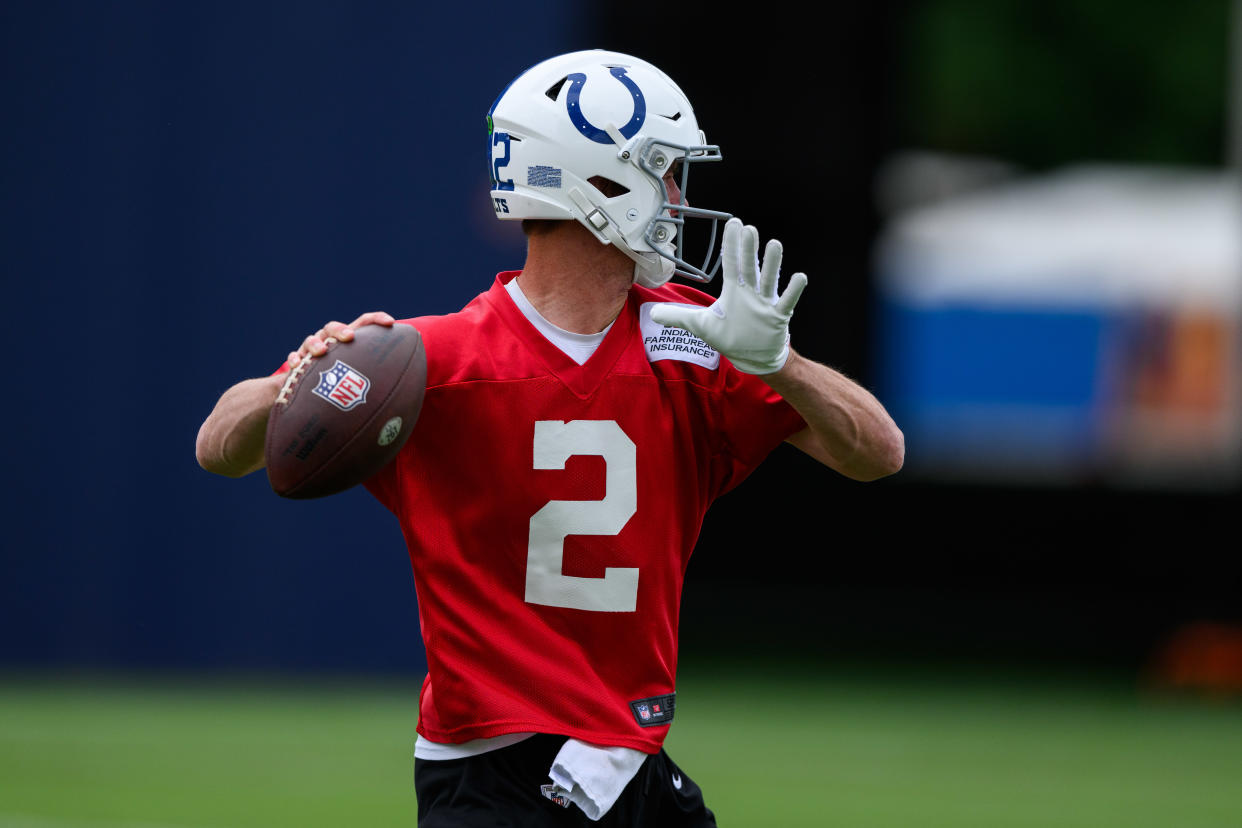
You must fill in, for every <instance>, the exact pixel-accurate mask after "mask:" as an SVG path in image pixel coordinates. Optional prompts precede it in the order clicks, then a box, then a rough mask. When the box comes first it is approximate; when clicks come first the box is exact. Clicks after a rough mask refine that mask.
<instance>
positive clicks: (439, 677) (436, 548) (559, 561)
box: [366, 272, 805, 753]
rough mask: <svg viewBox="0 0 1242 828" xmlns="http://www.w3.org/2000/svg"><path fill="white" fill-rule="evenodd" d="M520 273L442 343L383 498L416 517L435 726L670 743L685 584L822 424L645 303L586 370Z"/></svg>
mask: <svg viewBox="0 0 1242 828" xmlns="http://www.w3.org/2000/svg"><path fill="white" fill-rule="evenodd" d="M516 275H517V274H516V272H508V273H502V274H500V275H499V276H498V277H497V279H496V282H495V284H494V285H493V286H492V288H491V289H490V290H489V291H487V292H486V293H483V294H480V295H479V296H478V297H477V298H476V299H474V301H472V302H471V303H470V304H469V305H467V306H466V307H465V308H464V309H463V310H461V311H460V312H458V313H454V314H449V315H446V316H432V317H420V318H417V319H408V320H403V322H404V323H405V324H411V325H414V326H415V327H416V328H418V330H419V332H420V333H421V334H422V337H423V343H424V345H425V347H426V352H427V370H428V379H427V391H426V395H425V397H424V400H423V407H422V411H421V413H420V414H419V419H418V423H417V425H416V426H415V428H414V431H413V433H412V434H411V436H410V438H409V441H408V442H407V443H406V445H405V447H404V448H403V449H402V451H401V453H400V454H399V455H398V456H397V458H396V459H395V460H394V461H393V462H392V463H390V464H389V465H388V466H387V467H385V468H384V469H383V471H381V472H380V473H379V474H378V475H377V476H375V477H374V478H372V479H371V480H369V481H368V482H367V484H366V485H367V488H368V489H370V491H371V492H372V493H373V494H374V495H375V496H376V497H377V498H378V499H379V500H380V501H381V502H382V503H383V504H384V505H385V506H387V507H388V509H390V510H391V511H392V512H393V513H394V514H395V515H396V516H397V519H398V520H399V521H400V524H401V529H402V531H403V532H404V535H405V539H406V542H407V544H408V546H409V552H410V561H411V563H412V566H413V569H414V582H415V588H416V589H417V594H418V609H419V621H420V623H421V625H422V635H423V641H424V644H425V645H426V651H427V662H428V675H427V678H426V680H425V681H424V683H423V690H422V694H421V698H420V702H419V720H418V732H419V733H420V734H422V735H423V736H424V737H425V738H427V739H430V740H432V741H434V742H447V743H460V742H465V741H469V740H472V739H480V738H484V737H491V736H499V735H502V734H506V733H518V732H525V731H534V732H542V733H556V734H564V735H567V736H571V737H575V738H578V739H582V740H583V741H586V742H591V743H594V744H600V745H615V746H621V747H629V748H636V749H638V750H642V751H646V752H648V753H655V752H657V751H658V750H659V749H660V746H661V744H662V743H663V741H664V737H665V735H666V734H667V732H668V724H669V720H670V719H671V718H672V709H671V707H672V701H673V699H672V694H673V693H674V680H675V676H676V669H677V622H678V610H679V606H680V602H681V591H682V579H683V577H684V575H685V571H686V566H687V564H688V563H689V560H690V552H691V550H692V549H693V548H694V545H695V541H696V539H697V538H698V535H699V530H700V527H701V526H702V522H703V517H704V514H705V513H706V512H707V509H708V506H710V505H711V503H712V501H713V500H715V499H716V498H717V497H718V496H720V495H721V494H722V493H724V492H726V491H728V490H729V489H731V488H732V487H733V486H736V485H737V484H738V483H739V482H740V481H741V480H742V479H743V478H745V477H746V476H747V475H748V474H749V473H750V472H751V471H752V470H753V469H754V468H755V467H756V466H757V465H758V464H759V463H760V462H761V461H762V460H763V458H764V457H766V456H767V455H768V454H769V453H770V452H771V451H772V449H773V448H775V447H776V446H777V445H778V444H779V443H780V442H781V441H782V440H784V439H785V438H786V437H789V436H790V435H792V434H793V433H795V432H797V431H799V430H800V429H802V428H803V427H804V425H805V424H804V423H803V421H802V418H801V417H800V416H799V415H798V414H797V412H795V411H794V409H793V408H792V407H791V406H790V405H789V404H788V403H786V402H785V401H784V400H783V399H781V397H780V396H779V395H777V394H776V393H775V392H774V391H773V390H772V389H771V388H769V387H768V385H767V384H766V383H764V382H763V381H762V380H761V379H759V378H758V377H755V376H750V375H747V374H744V373H741V372H740V371H738V370H737V369H735V368H734V367H733V366H732V365H731V364H730V363H729V361H728V359H727V358H723V357H721V356H720V355H719V354H717V353H716V352H715V351H713V350H712V349H711V348H710V347H709V346H707V345H706V344H705V343H703V342H702V341H701V340H699V339H697V338H695V337H692V336H690V335H689V334H686V333H685V332H684V331H681V330H678V329H675V328H665V327H664V326H663V325H660V324H658V323H655V322H652V320H651V318H650V314H649V311H650V303H655V302H685V303H695V304H700V305H707V304H710V303H711V302H712V301H713V300H712V297H711V296H708V295H707V294H705V293H702V292H700V291H696V290H693V289H691V288H687V287H682V286H678V285H668V286H665V287H663V288H660V289H658V290H647V289H644V288H640V287H634V288H633V289H632V290H631V291H630V297H629V300H628V302H627V304H626V306H625V309H624V310H623V311H622V312H621V315H620V316H619V317H618V318H617V320H616V322H615V323H614V324H613V326H612V328H611V329H610V330H609V331H608V334H607V335H606V336H605V338H604V340H603V342H601V343H600V345H599V347H598V349H597V350H596V351H595V353H594V354H593V355H592V357H591V358H590V359H589V360H588V361H587V362H586V364H585V365H581V366H580V365H578V364H576V363H575V362H574V361H573V360H571V359H570V358H569V357H567V356H566V355H565V354H564V353H563V352H561V351H560V350H559V349H558V348H557V347H556V346H555V345H553V344H552V343H551V342H549V341H548V340H547V339H545V338H544V337H543V335H542V334H540V333H539V332H538V331H537V330H536V329H535V328H534V326H533V325H531V323H530V322H529V321H528V320H527V319H526V317H525V316H523V315H522V312H521V310H519V309H518V308H517V306H516V305H514V303H513V301H512V299H511V298H510V296H509V294H508V292H507V291H506V290H505V287H504V285H505V283H507V282H508V280H509V279H511V278H513V277H514V276H516Z"/></svg>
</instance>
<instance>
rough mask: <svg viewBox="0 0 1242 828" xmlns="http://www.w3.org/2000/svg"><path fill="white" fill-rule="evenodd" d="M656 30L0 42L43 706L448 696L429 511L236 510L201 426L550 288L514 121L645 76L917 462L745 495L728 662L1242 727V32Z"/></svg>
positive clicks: (14, 632) (832, 357)
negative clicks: (122, 700) (239, 684)
mask: <svg viewBox="0 0 1242 828" xmlns="http://www.w3.org/2000/svg"><path fill="white" fill-rule="evenodd" d="M646 15H647V13H646V12H644V11H640V10H636V9H634V8H632V7H623V6H618V5H615V4H614V5H611V6H598V7H594V6H590V5H589V4H574V3H570V2H568V0H531V2H527V3H523V4H521V7H520V11H519V9H518V7H515V6H499V5H497V6H487V5H484V6H481V7H480V6H477V5H471V6H455V5H452V4H449V5H439V6H437V5H432V4H409V3H393V2H386V3H367V4H350V3H342V2H304V3H286V2H265V3H235V2H224V3H211V4H204V5H189V6H187V5H181V4H171V5H170V4H162V3H154V2H141V1H140V0H134V2H114V3H89V2H74V0H48V2H38V3H34V2H28V3H23V2H9V3H4V4H3V5H0V44H2V48H0V66H2V67H3V74H2V76H0V104H2V105H3V110H2V112H3V116H2V117H0V124H2V126H0V129H2V131H3V135H4V138H5V141H4V144H5V148H6V152H5V153H4V155H3V157H0V192H3V194H4V199H3V202H2V203H0V210H2V211H3V213H2V215H0V219H2V220H0V250H3V252H4V274H5V275H4V284H5V295H6V297H7V301H6V307H7V309H8V311H9V313H8V316H9V319H10V325H11V326H12V327H11V328H10V331H11V333H10V342H12V343H20V344H21V348H20V350H19V353H18V354H15V355H12V356H11V357H10V358H9V360H8V363H7V366H8V370H7V372H6V374H7V376H8V377H9V387H10V389H11V390H12V391H13V392H14V394H13V395H12V396H11V398H10V401H9V404H8V405H7V406H6V410H5V417H4V422H5V424H6V426H7V430H8V432H9V434H10V439H8V440H6V441H4V444H3V449H2V451H3V463H4V469H5V483H4V498H3V503H4V507H3V508H4V510H5V525H6V530H7V531H6V532H5V536H4V542H3V554H2V555H0V681H3V677H4V676H9V677H12V678H13V679H14V680H16V679H17V677H21V676H29V675H32V674H33V675H36V676H41V677H47V676H51V677H53V678H55V677H58V676H72V675H85V676H96V675H101V674H108V675H125V676H132V675H140V676H147V677H153V676H169V675H173V676H190V677H200V678H201V677H203V676H213V677H220V676H283V677H293V678H294V679H295V680H297V681H301V680H304V679H305V680H308V679H309V677H319V678H322V677H325V676H330V677H342V676H346V677H370V678H375V677H386V678H395V679H399V680H405V679H409V680H411V681H413V680H415V679H417V678H418V677H420V676H421V674H422V672H423V670H424V669H425V662H424V660H423V653H422V649H421V643H420V641H419V637H418V620H417V606H416V602H415V597H414V590H413V580H412V578H411V577H410V574H409V564H408V560H407V558H406V551H405V548H404V544H403V541H402V538H401V535H400V532H399V531H398V529H397V527H396V525H395V523H394V522H392V520H391V518H390V516H389V515H388V514H387V512H385V511H384V510H383V509H382V508H381V507H379V506H378V504H376V503H374V502H373V501H372V500H371V499H370V498H369V497H368V496H367V495H366V494H365V493H364V492H362V491H355V492H349V493H346V494H344V495H341V496H339V497H336V498H333V499H331V500H330V501H323V502H287V501H282V500H280V499H279V498H277V497H275V496H274V495H272V494H271V492H270V490H268V488H267V484H266V481H265V479H264V478H263V476H262V475H261V474H260V475H253V476H251V477H250V478H247V479H244V480H241V481H233V480H225V479H222V478H215V477H212V476H211V475H208V474H207V473H205V472H203V471H201V470H200V469H199V468H198V467H197V465H196V463H195V461H194V455H193V446H194V437H195V433H196V431H197V428H198V426H199V424H200V423H201V421H202V419H203V418H204V417H205V416H206V414H207V413H208V411H209V410H210V408H211V406H212V404H213V403H214V401H215V399H216V398H217V397H218V395H219V394H220V393H221V392H222V391H223V390H224V389H225V388H226V387H228V386H229V385H230V384H232V383H233V382H234V381H236V380H238V379H241V378H244V377H248V376H257V375H261V374H265V373H268V372H270V371H272V370H274V369H275V368H276V367H277V366H278V365H279V364H280V362H281V361H282V360H283V357H284V355H285V354H286V353H287V352H288V350H289V349H290V348H291V347H293V346H294V345H296V344H297V343H298V342H299V341H300V340H301V339H302V337H303V336H304V335H305V334H306V333H307V332H309V331H310V330H313V329H314V328H315V327H317V326H318V325H320V324H321V323H322V322H324V321H326V320H328V319H348V318H352V316H353V315H356V314H358V313H360V312H362V311H365V310H370V309H376V308H382V309H386V310H389V311H391V312H393V313H394V314H396V315H398V316H413V315H422V314H432V313H443V312H449V311H452V310H455V309H457V308H459V307H460V306H461V305H463V304H464V303H465V302H466V301H468V300H469V299H470V298H471V297H473V296H474V295H475V294H477V293H478V292H480V291H482V290H485V289H486V288H487V286H488V285H489V284H490V282H491V280H492V278H493V275H494V273H495V272H496V271H498V270H502V269H507V268H510V267H514V266H517V265H518V264H520V262H521V256H522V238H521V233H520V230H519V229H518V228H517V227H516V226H512V225H509V224H505V225H501V224H500V223H498V222H496V221H495V220H494V219H493V217H492V214H491V210H490V209H489V205H488V198H487V182H488V173H487V168H486V165H485V163H484V149H485V145H484V137H485V132H484V124H483V116H484V114H485V113H486V111H487V108H488V106H489V105H490V104H491V101H492V99H493V98H494V97H495V95H496V94H497V92H499V90H501V89H502V88H503V87H504V85H505V84H506V83H507V82H508V81H509V80H510V79H511V78H512V77H513V76H514V75H515V74H517V73H518V72H520V71H521V70H522V69H524V68H525V67H527V66H528V65H530V64H532V63H534V62H536V61H538V60H540V59H542V58H544V57H546V56H549V55H551V54H555V53H558V52H563V51H569V50H572V49H577V48H586V47H602V48H609V49H615V50H619V51H627V52H631V53H634V54H636V55H639V56H641V57H643V58H646V59H648V60H651V61H653V62H655V63H656V64H658V65H660V66H661V67H663V68H665V69H666V70H667V71H668V72H669V74H670V75H671V76H672V77H673V78H674V79H676V80H677V81H678V82H679V83H680V84H681V86H682V87H683V88H684V90H685V91H686V93H687V94H688V96H689V97H690V99H691V100H692V101H693V102H694V104H695V107H696V111H697V113H698V114H699V116H700V122H701V124H702V125H703V127H704V129H705V131H706V133H707V137H708V139H709V140H710V141H712V142H714V143H719V144H720V145H721V147H722V151H723V155H724V163H723V164H720V165H715V166H716V167H717V168H716V169H712V170H710V171H704V173H703V174H702V180H701V181H700V180H698V179H695V180H692V182H691V193H690V195H691V198H692V200H693V201H694V202H695V203H698V204H700V205H703V206H707V207H711V208H718V209H725V210H729V211H732V212H734V213H736V214H738V215H740V216H741V217H742V218H744V219H745V220H746V221H747V222H749V223H753V224H756V225H757V226H758V227H759V229H760V232H761V233H762V234H763V235H764V236H765V237H769V236H775V237H778V238H780V239H781V240H782V241H783V242H784V243H785V248H786V251H787V253H786V262H785V269H786V272H787V273H792V272H794V271H795V270H805V271H806V272H807V273H808V275H809V277H810V284H809V287H808V289H807V291H806V293H805V295H804V297H803V301H802V303H801V304H800V305H799V309H798V312H797V315H796V317H795V323H794V326H793V338H794V346H795V347H796V348H798V349H799V350H800V351H802V352H803V353H805V354H807V355H808V356H811V357H814V358H817V359H820V360H821V361H824V362H827V363H829V364H831V365H833V366H835V367H838V368H840V369H841V370H843V371H845V372H846V373H848V374H850V375H851V376H854V377H856V378H858V379H860V380H861V381H863V383H864V384H865V385H867V386H868V387H869V388H871V389H873V390H874V391H875V392H876V393H877V395H878V396H879V397H880V399H881V401H883V402H884V403H885V404H886V405H888V406H889V408H890V410H892V411H893V413H894V414H895V416H896V418H897V420H898V423H899V424H900V425H901V426H902V427H903V429H904V430H905V433H906V436H907V441H908V446H907V448H908V460H907V468H906V469H905V470H904V471H903V472H902V473H901V474H899V475H898V476H896V477H894V478H890V479H887V480H884V481H880V482H877V483H872V484H866V485H863V484H857V483H852V482H849V481H846V480H843V479H841V478H838V477H835V476H834V475H832V474H831V473H828V472H826V471H823V470H822V469H820V468H818V467H817V466H816V465H815V464H814V463H813V462H811V461H809V460H808V459H806V458H804V457H802V456H801V455H799V454H798V453H797V452H796V451H794V450H793V449H789V448H782V449H781V450H779V451H778V452H777V453H776V454H775V455H774V456H773V457H772V458H771V460H770V462H769V463H768V464H767V465H766V466H765V467H763V468H762V469H760V470H759V471H757V472H756V473H755V474H754V476H753V477H752V479H751V480H749V481H747V482H746V483H745V484H744V485H743V486H742V487H741V488H739V489H738V490H737V491H736V492H734V493H732V494H730V495H728V496H727V498H726V502H722V503H721V504H719V505H718V507H717V508H716V509H715V510H714V511H713V513H712V514H710V515H709V516H708V521H707V526H706V528H705V531H704V535H703V538H702V540H701V543H700V546H699V549H698V552H697V553H696V556H695V560H694V562H693V563H692V565H691V567H690V572H689V580H688V584H687V587H686V595H685V605H684V612H683V659H684V661H685V663H686V664H694V663H703V664H714V663H719V664H722V665H726V666H725V668H724V669H725V671H726V672H727V671H728V667H727V665H730V664H734V663H737V664H749V665H751V667H750V668H749V669H758V670H760V673H761V674H762V675H769V676H770V677H771V680H772V681H775V682H780V681H782V680H784V679H786V678H789V679H791V680H792V674H794V673H799V672H801V671H807V672H812V673H814V672H817V671H824V670H827V671H829V672H831V671H832V670H834V669H837V668H838V667H840V666H842V665H856V664H859V663H868V664H872V665H892V666H893V667H894V668H902V667H903V666H909V665H919V666H921V667H928V666H930V667H933V668H939V669H942V670H945V671H948V672H953V671H958V670H980V671H982V672H984V673H1000V672H1002V671H1005V670H1009V669H1012V668H1022V669H1027V670H1032V669H1033V670H1035V671H1036V672H1037V673H1039V674H1042V675H1053V674H1061V673H1069V674H1081V675H1110V676H1113V677H1120V678H1121V680H1122V681H1124V682H1130V683H1131V684H1134V685H1141V686H1150V684H1151V683H1153V682H1155V683H1160V682H1163V683H1165V684H1167V685H1170V686H1177V687H1190V688H1196V689H1199V690H1207V691H1209V692H1212V693H1214V694H1217V695H1223V696H1224V697H1234V698H1236V694H1237V693H1239V692H1242V656H1240V655H1239V653H1240V652H1242V643H1239V642H1240V638H1242V637H1240V636H1239V635H1238V632H1237V631H1238V629H1239V628H1240V627H1242V598H1240V596H1242V557H1240V556H1239V555H1238V552H1237V547H1238V542H1237V540H1236V535H1237V530H1236V523H1237V515H1238V512H1239V505H1240V503H1242V497H1239V495H1242V389H1240V388H1239V381H1240V378H1242V365H1240V359H1242V341H1240V339H1242V334H1240V333H1239V332H1240V330H1242V318H1240V316H1242V182H1240V176H1242V2H1238V0H1203V1H1202V2H1196V3H1183V4H1177V5H1175V6H1169V5H1167V4H1133V3H1123V2H1120V0H1090V2H1070V0H1058V2H1042V3H1036V2H1031V1H1030V0H1003V2H993V3H987V4H978V3H971V2H965V1H964V0H921V1H920V2H913V3H902V4H896V3H893V4H886V3H873V4H857V5H854V6H847V7H843V8H835V9H833V10H831V11H825V10H823V9H815V10H812V9H810V8H809V7H807V8H804V7H803V6H802V5H800V4H793V3H776V4H771V3H767V4H763V5H762V8H754V9H751V10H749V11H747V12H746V13H745V14H742V13H741V12H737V11H734V12H728V11H725V10H723V9H721V10H706V9H705V10H703V11H702V12H701V13H695V14H692V15H691V14H689V13H688V12H687V16H685V17H680V18H679V16H678V15H677V14H670V15H668V16H667V17H665V16H664V15H665V13H664V12H661V13H660V14H659V15H657V17H658V18H659V19H648V17H647V16H646ZM823 15H827V16H828V19H827V21H826V22H825V20H824V18H823ZM712 289H714V288H712ZM34 379H38V380H39V381H40V382H39V383H37V384H36V383H34V382H33V380H34ZM34 387H41V389H49V388H50V389H51V393H48V391H47V390H44V391H43V393H42V394H33V393H30V390H31V389H32V388H34ZM17 391H22V392H23V393H21V394H18V393H16V392H17ZM784 525H795V526H797V527H798V532H797V535H796V536H791V535H790V534H788V532H787V531H785V530H783V529H780V528H779V527H781V526H784ZM360 526H362V527H365V531H361V532H360V531H359V529H358V527H360ZM773 659H777V660H773ZM791 660H792V662H793V664H795V665H796V666H794V667H792V668H791V667H789V666H788V665H789V663H790V661H791ZM756 664H759V665H761V666H760V667H755V666H754V665H756ZM764 664H768V665H770V666H769V667H767V668H764V667H762V665H764ZM774 665H781V666H774ZM765 670H766V672H765ZM1040 671H1042V673H1040ZM6 698H8V697H6ZM739 704H740V702H739ZM13 709H17V708H13ZM729 709H730V710H732V709H733V708H729ZM851 709H852V708H851ZM1235 709H1236V708H1235ZM53 718H54V717H53ZM1209 729H1210V728H1209ZM409 731H410V733H409V736H410V739H412V723H411V724H410V727H409ZM12 732H17V731H12ZM200 735H201V734H200ZM66 738H70V737H66ZM860 738H862V737H861V736H860ZM4 739H5V732H4V731H3V728H0V741H3V740H4ZM19 741H20V740H17V741H13V742H8V743H7V744H8V745H12V744H17V743H18V742H19ZM10 749H11V747H7V746H5V745H3V744H0V763H2V762H4V761H10V762H11V763H12V764H13V766H16V765H20V764H21V756H20V755H17V754H15V755H3V751H5V750H10ZM1231 758H1232V759H1236V758H1237V757H1236V755H1231ZM0 767H5V766H4V765H2V764H0ZM0 775H3V774H0ZM3 791H4V789H3V788H0V794H2V793H3ZM3 804H4V803H3V797H2V796H0V822H3V815H4V813H5V812H6V811H5V808H4V807H2V806H3ZM1229 816H1230V817H1236V816H1237V810H1236V809H1235V810H1234V811H1232V812H1231V813H1230V814H1229ZM221 819H226V818H225V817H221ZM39 824H51V823H39ZM55 824H61V823H55ZM66 824H67V823H66ZM216 824H217V825H218V824H220V823H218V822H217V823H216ZM267 824H279V823H275V822H271V821H269V822H267ZM787 824H793V823H792V822H791V823H787ZM853 824H864V823H863V822H862V821H858V820H855V821H854V822H853ZM875 824H881V823H878V822H877V823H875ZM897 824H908V821H907V822H905V823H902V822H898V823H897ZM928 824H932V823H928ZM947 824H955V825H964V824H968V822H967V821H961V820H959V821H957V822H952V823H947ZM984 824H987V823H984ZM990 824H993V825H995V824H1001V823H997V822H995V821H993V822H991V823H990ZM1011 824H1041V823H1038V822H1035V823H1019V822H1014V823H1011ZM1059 824H1071V822H1070V821H1062V822H1061V823H1059ZM1086 824H1100V823H1099V822H1095V823H1090V822H1088V823H1086ZM1131 824H1137V823H1131ZM1216 824H1229V823H1228V822H1227V821H1223V822H1220V823H1216ZM1233 824H1236V820H1234V823H1233Z"/></svg>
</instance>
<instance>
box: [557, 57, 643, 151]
mask: <svg viewBox="0 0 1242 828" xmlns="http://www.w3.org/2000/svg"><path fill="white" fill-rule="evenodd" d="M608 71H609V72H610V73H611V74H612V76H613V77H614V78H616V79H617V80H618V81H620V82H621V85H622V86H624V87H625V88H626V89H628V90H629V91H630V97H632V98H633V99H634V117H632V118H630V120H629V122H628V123H627V124H626V125H625V126H623V127H621V130H620V131H621V134H622V135H624V136H625V137H626V138H633V137H634V136H635V135H637V134H638V130H639V129H641V128H642V125H643V121H646V120H647V101H646V99H644V98H643V91H642V90H641V89H639V88H638V84H636V83H634V81H632V80H631V79H630V78H629V76H627V75H626V74H625V67H623V66H613V67H611V68H609V70H608ZM566 79H567V80H568V81H569V94H568V95H566V96H565V106H566V107H567V108H568V109H569V120H570V121H572V122H573V125H574V127H575V128H577V130H578V131H579V132H581V133H582V134H583V135H584V136H586V137H587V138H590V139H591V140H592V141H594V142H595V143H597V144H611V143H612V138H611V137H610V136H609V135H608V133H607V132H604V131H603V130H602V129H600V128H599V127H597V126H595V125H594V124H592V123H591V122H590V121H588V120H587V119H586V116H585V115H583V114H582V107H581V106H579V104H578V99H579V98H580V97H581V96H582V87H583V86H585V85H586V75H585V74H583V73H582V72H574V73H573V74H572V75H568V76H567V78H566Z"/></svg>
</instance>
